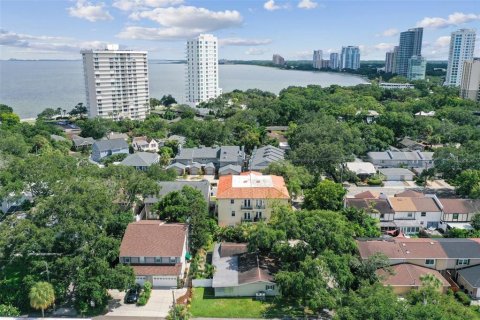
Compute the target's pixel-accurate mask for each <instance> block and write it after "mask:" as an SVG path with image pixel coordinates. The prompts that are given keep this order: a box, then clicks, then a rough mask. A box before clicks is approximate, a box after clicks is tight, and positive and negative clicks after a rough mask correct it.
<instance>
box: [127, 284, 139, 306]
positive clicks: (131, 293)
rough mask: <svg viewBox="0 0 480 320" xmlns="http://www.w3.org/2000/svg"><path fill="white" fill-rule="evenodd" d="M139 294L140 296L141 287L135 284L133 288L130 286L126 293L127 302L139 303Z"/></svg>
mask: <svg viewBox="0 0 480 320" xmlns="http://www.w3.org/2000/svg"><path fill="white" fill-rule="evenodd" d="M139 296H140V287H138V286H135V287H133V288H130V289H128V291H127V293H126V294H125V303H137V300H138V297H139Z"/></svg>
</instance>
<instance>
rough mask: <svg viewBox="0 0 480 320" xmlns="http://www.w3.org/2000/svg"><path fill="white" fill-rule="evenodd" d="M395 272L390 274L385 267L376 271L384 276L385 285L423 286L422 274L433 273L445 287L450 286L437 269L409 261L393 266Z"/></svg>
mask: <svg viewBox="0 0 480 320" xmlns="http://www.w3.org/2000/svg"><path fill="white" fill-rule="evenodd" d="M391 268H392V271H393V274H389V273H388V272H386V271H385V270H383V269H379V270H377V271H376V274H377V275H378V276H379V277H380V278H383V280H381V281H382V283H383V285H390V286H402V287H403V286H412V287H417V286H422V280H421V279H420V278H421V277H422V276H424V275H427V274H432V275H433V276H434V277H435V278H437V279H438V280H440V281H441V283H442V286H443V287H449V286H450V284H449V283H448V281H447V280H446V279H445V278H444V277H443V276H442V275H441V274H440V272H438V271H437V270H433V269H429V268H426V267H421V266H417V265H413V264H409V263H402V264H397V265H394V266H391Z"/></svg>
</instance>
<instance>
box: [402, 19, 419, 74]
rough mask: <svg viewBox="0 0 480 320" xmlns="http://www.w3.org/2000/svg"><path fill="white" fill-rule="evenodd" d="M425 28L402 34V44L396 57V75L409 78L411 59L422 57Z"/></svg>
mask: <svg viewBox="0 0 480 320" xmlns="http://www.w3.org/2000/svg"><path fill="white" fill-rule="evenodd" d="M422 38H423V28H413V29H408V31H404V32H401V33H400V44H399V46H398V51H397V54H396V56H395V73H397V74H398V75H400V76H404V77H407V74H408V63H409V59H410V58H411V57H413V56H421V55H422Z"/></svg>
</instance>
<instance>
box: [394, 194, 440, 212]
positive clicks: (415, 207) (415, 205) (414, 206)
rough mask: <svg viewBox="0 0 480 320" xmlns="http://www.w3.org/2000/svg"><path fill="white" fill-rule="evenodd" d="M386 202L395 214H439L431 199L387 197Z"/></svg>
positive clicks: (438, 209)
mask: <svg viewBox="0 0 480 320" xmlns="http://www.w3.org/2000/svg"><path fill="white" fill-rule="evenodd" d="M388 201H389V202H390V205H391V206H392V208H393V210H394V211H395V212H412V211H414V212H415V211H416V212H441V209H440V208H439V207H438V205H437V203H436V202H435V200H433V198H430V197H422V198H409V197H389V198H388Z"/></svg>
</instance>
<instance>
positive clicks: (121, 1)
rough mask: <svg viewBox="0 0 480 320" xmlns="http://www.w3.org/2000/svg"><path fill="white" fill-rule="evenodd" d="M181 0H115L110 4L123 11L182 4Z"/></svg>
mask: <svg viewBox="0 0 480 320" xmlns="http://www.w3.org/2000/svg"><path fill="white" fill-rule="evenodd" d="M183 2H184V1H183V0H116V1H114V2H113V4H112V6H114V7H115V8H118V9H120V10H123V11H132V10H140V9H147V8H161V7H168V6H175V5H179V4H182V3H183Z"/></svg>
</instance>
